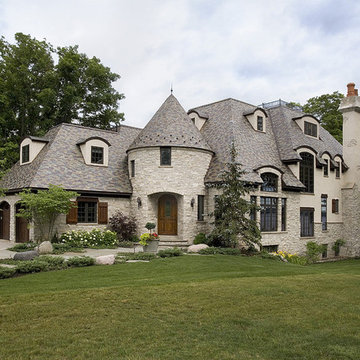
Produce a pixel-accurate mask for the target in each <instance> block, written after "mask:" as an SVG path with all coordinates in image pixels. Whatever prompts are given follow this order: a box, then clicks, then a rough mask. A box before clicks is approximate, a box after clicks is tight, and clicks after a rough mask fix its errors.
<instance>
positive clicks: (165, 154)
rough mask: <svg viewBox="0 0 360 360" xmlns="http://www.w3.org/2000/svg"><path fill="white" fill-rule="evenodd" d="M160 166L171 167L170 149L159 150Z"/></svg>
mask: <svg viewBox="0 0 360 360" xmlns="http://www.w3.org/2000/svg"><path fill="white" fill-rule="evenodd" d="M160 165H171V147H169V146H164V147H161V148H160Z"/></svg>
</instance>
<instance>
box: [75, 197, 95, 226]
mask: <svg viewBox="0 0 360 360" xmlns="http://www.w3.org/2000/svg"><path fill="white" fill-rule="evenodd" d="M97 205H98V203H97V202H96V201H79V202H78V208H77V211H78V214H77V215H78V216H77V220H78V222H79V223H96V222H97Z"/></svg>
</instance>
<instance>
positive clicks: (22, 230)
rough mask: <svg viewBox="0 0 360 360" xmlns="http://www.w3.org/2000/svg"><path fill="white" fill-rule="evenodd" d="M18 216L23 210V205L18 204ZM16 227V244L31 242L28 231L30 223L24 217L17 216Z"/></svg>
mask: <svg viewBox="0 0 360 360" xmlns="http://www.w3.org/2000/svg"><path fill="white" fill-rule="evenodd" d="M15 207H16V214H17V213H18V212H19V210H20V209H21V204H16V205H15ZM15 227H16V240H15V241H16V242H27V241H29V229H28V222H27V220H26V219H25V218H23V217H18V216H16V220H15Z"/></svg>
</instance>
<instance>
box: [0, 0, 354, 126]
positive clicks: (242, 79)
mask: <svg viewBox="0 0 360 360" xmlns="http://www.w3.org/2000/svg"><path fill="white" fill-rule="evenodd" d="M17 32H22V33H25V34H30V35H31V36H32V37H35V38H36V39H38V40H42V39H44V38H45V39H46V40H47V41H48V42H50V43H51V44H52V45H54V46H70V45H79V51H80V52H83V53H85V54H87V55H88V56H89V57H92V56H96V57H98V58H99V59H100V60H101V62H102V63H103V64H104V65H105V66H108V67H110V69H111V70H112V71H113V72H115V73H117V74H119V75H120V76H121V78H120V80H118V81H117V82H116V83H114V87H115V88H116V89H117V90H118V91H119V92H121V93H124V94H125V97H126V99H124V100H122V101H121V102H120V111H121V112H124V113H125V119H126V120H125V122H124V124H126V125H131V126H137V127H143V126H145V125H146V123H147V122H148V121H149V120H150V119H151V117H152V115H153V114H154V113H155V112H156V110H157V109H158V108H159V107H160V106H161V104H162V103H163V102H164V101H165V99H166V98H167V97H168V96H169V95H170V89H171V84H172V86H173V91H174V92H173V94H174V95H175V96H176V97H177V99H178V100H179V101H180V103H181V104H182V106H183V107H184V108H185V110H188V109H190V108H192V107H196V106H200V105H204V104H208V103H211V102H214V101H219V100H222V99H225V98H229V97H231V98H235V99H238V100H242V101H245V102H248V103H251V104H254V105H259V104H261V103H263V102H270V101H273V100H276V99H279V98H281V99H283V100H285V101H295V102H300V103H302V104H303V103H305V102H306V100H308V99H309V98H311V97H314V96H319V95H322V94H326V93H332V92H334V91H339V92H342V93H345V92H346V84H347V83H349V82H355V83H358V85H359V86H360V56H359V55H360V1H357V0H334V1H333V0H301V1H299V0H271V1H269V0H251V1H250V0H222V1H219V0H207V1H206V0H177V1H170V0H127V1H125V0H72V1H69V0H61V1H58V0H56V1H55V0H0V34H1V35H2V36H4V37H5V39H6V40H7V41H9V42H14V34H15V33H17ZM359 86H358V87H359Z"/></svg>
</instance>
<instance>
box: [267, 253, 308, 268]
mask: <svg viewBox="0 0 360 360" xmlns="http://www.w3.org/2000/svg"><path fill="white" fill-rule="evenodd" d="M271 255H274V256H278V257H280V258H283V259H285V260H287V261H288V262H289V263H292V264H298V265H305V264H306V263H307V259H306V258H305V257H304V256H299V255H297V254H290V253H288V252H286V251H282V250H278V251H277V252H275V253H271Z"/></svg>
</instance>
